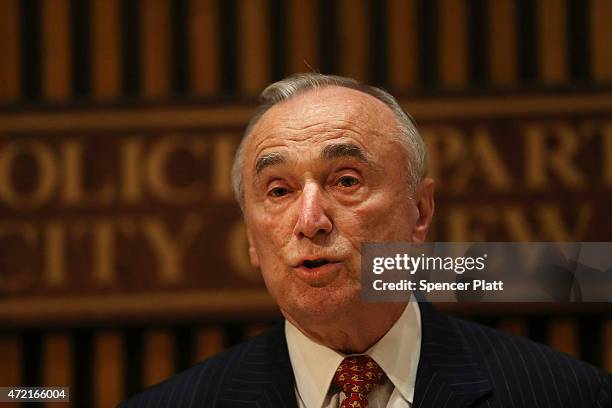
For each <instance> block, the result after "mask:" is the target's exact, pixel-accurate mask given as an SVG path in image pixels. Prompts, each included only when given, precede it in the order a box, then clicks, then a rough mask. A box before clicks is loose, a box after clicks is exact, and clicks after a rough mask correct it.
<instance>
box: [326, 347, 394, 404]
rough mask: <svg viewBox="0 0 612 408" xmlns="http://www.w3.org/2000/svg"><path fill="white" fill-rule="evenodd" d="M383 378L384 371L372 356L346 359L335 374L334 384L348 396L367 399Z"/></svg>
mask: <svg viewBox="0 0 612 408" xmlns="http://www.w3.org/2000/svg"><path fill="white" fill-rule="evenodd" d="M382 378H383V370H382V369H381V368H380V366H379V365H378V364H376V362H375V361H374V360H372V357H370V356H365V355H362V356H350V357H346V358H345V359H344V360H343V361H342V363H340V366H339V367H338V369H337V370H336V374H334V384H336V385H337V386H338V387H340V388H341V389H342V391H343V392H344V393H345V394H346V395H350V394H361V395H362V396H363V397H365V396H366V395H367V394H368V393H369V392H370V391H371V390H372V388H374V386H375V385H376V384H379V383H380V382H381V380H382Z"/></svg>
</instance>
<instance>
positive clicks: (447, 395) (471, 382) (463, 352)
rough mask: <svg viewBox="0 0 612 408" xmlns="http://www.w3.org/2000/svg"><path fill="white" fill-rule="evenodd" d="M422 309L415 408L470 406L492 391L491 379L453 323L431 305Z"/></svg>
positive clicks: (421, 304)
mask: <svg viewBox="0 0 612 408" xmlns="http://www.w3.org/2000/svg"><path fill="white" fill-rule="evenodd" d="M419 307H420V310H421V321H422V338H421V356H420V359H419V367H418V369H417V380H416V386H415V394H414V406H415V407H418V408H427V407H432V408H433V407H440V406H448V407H467V406H470V404H471V403H472V402H474V401H475V400H477V399H478V398H480V397H482V396H484V395H485V394H486V393H488V392H489V391H490V389H491V384H490V381H489V378H488V376H487V375H486V373H485V372H484V371H483V370H482V369H481V368H480V365H479V364H478V362H477V361H476V360H475V358H474V356H473V352H472V350H471V349H470V347H469V345H468V344H467V342H466V341H465V339H464V338H463V337H462V334H461V333H460V332H459V330H458V329H457V328H456V327H455V325H454V323H453V321H452V320H450V319H449V318H448V317H447V316H444V315H443V314H441V313H438V312H437V311H436V310H435V308H434V307H433V306H432V305H430V304H429V303H427V302H421V303H419Z"/></svg>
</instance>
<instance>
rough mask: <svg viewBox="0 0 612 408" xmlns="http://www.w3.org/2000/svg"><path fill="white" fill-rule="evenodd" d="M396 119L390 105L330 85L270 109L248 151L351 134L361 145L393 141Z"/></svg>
mask: <svg viewBox="0 0 612 408" xmlns="http://www.w3.org/2000/svg"><path fill="white" fill-rule="evenodd" d="M396 128H397V119H396V118H395V116H394V114H393V112H392V111H391V109H390V108H389V107H387V106H386V105H385V104H384V103H383V102H381V101H380V100H378V99H376V98H375V97H373V96H371V95H368V94H366V93H363V92H360V91H357V90H353V89H349V88H343V87H336V86H330V87H325V88H321V89H313V90H308V91H306V92H304V93H302V94H299V95H296V96H294V97H292V98H290V99H289V100H286V101H284V102H281V103H278V104H276V105H274V106H273V107H272V108H270V109H269V110H268V111H267V112H266V113H265V114H264V115H263V116H262V117H261V119H260V120H259V122H257V124H256V125H255V126H254V127H253V129H252V131H251V134H250V135H249V140H248V141H247V146H246V150H247V151H250V153H252V154H255V155H257V154H258V153H260V152H261V151H262V150H265V149H266V148H267V147H272V146H278V145H283V144H286V143H292V142H295V143H299V142H309V143H310V142H314V143H317V142H322V141H325V140H328V139H333V138H339V137H348V138H351V139H355V141H357V143H358V144H360V145H362V147H367V146H368V145H370V144H380V142H381V138H385V139H386V140H391V138H390V137H389V135H390V133H391V132H395V131H396Z"/></svg>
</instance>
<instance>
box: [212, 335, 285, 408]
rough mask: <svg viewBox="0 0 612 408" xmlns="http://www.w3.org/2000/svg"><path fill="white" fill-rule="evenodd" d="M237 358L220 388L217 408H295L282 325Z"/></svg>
mask: <svg viewBox="0 0 612 408" xmlns="http://www.w3.org/2000/svg"><path fill="white" fill-rule="evenodd" d="M239 358H240V359H241V361H240V364H239V368H238V369H237V370H236V372H235V373H234V375H233V376H232V378H230V379H229V380H228V381H227V383H226V385H224V390H223V391H222V394H221V396H220V398H219V406H220V407H227V408H230V407H231V408H238V407H254V406H257V407H262V408H263V407H269V408H273V407H297V401H296V399H295V391H294V384H295V379H294V377H293V369H292V368H291V361H290V360H289V352H288V350H287V341H286V339H285V332H284V324H281V325H279V326H278V327H277V328H275V329H274V330H273V331H272V332H270V333H269V334H268V335H266V336H265V337H262V338H261V339H260V340H259V341H256V342H254V343H253V344H252V345H251V347H249V348H248V349H247V350H245V352H244V353H243V355H241V356H240V357H239Z"/></svg>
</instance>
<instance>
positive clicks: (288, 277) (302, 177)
mask: <svg viewBox="0 0 612 408" xmlns="http://www.w3.org/2000/svg"><path fill="white" fill-rule="evenodd" d="M396 133H397V121H396V119H395V116H394V115H393V113H392V112H391V110H390V109H389V108H388V107H387V106H385V105H384V104H383V103H382V102H380V101H379V100H377V99H375V98H374V97H372V96H370V95H367V94H365V93H362V92H359V91H355V90H351V89H347V88H341V87H327V88H323V89H319V90H311V91H307V92H305V93H303V94H301V95H298V96H296V97H294V98H292V99H290V100H288V101H285V102H282V103H280V104H277V105H275V106H273V107H272V108H271V109H270V110H268V111H267V112H266V113H265V114H264V115H263V117H262V118H261V119H260V121H259V122H258V123H257V124H256V125H255V127H254V128H253V130H252V132H251V134H250V135H249V139H248V140H247V142H246V143H247V144H246V146H245V150H244V156H243V164H242V179H243V186H244V187H243V188H244V211H245V220H246V226H247V233H248V237H249V244H250V249H249V252H250V256H251V261H252V263H253V264H254V265H255V266H258V267H260V269H261V271H262V274H263V278H264V281H265V283H266V286H267V288H268V290H269V291H270V294H271V295H272V297H274V299H275V300H276V301H277V303H278V305H279V307H280V308H281V310H282V311H283V313H284V314H285V316H288V317H289V318H292V320H294V321H298V322H305V321H309V320H311V321H319V322H321V321H324V320H326V319H333V318H335V317H338V316H339V314H343V315H344V316H346V314H349V313H351V312H354V311H355V310H356V307H357V305H359V304H360V302H361V301H360V288H361V284H360V262H361V253H360V252H361V244H362V243H364V242H398V241H422V240H424V239H425V234H426V232H427V226H428V224H429V220H427V222H426V224H427V225H425V226H424V227H423V225H419V220H420V218H421V217H420V215H419V206H418V201H419V200H418V199H413V198H412V197H411V196H412V194H411V191H410V188H409V183H408V179H409V178H408V175H407V173H406V162H407V157H406V153H405V150H404V149H403V148H402V147H401V145H400V144H399V143H398V142H397V141H396V140H394V138H393V137H392V135H394V134H396ZM429 187H431V186H429ZM426 190H428V194H430V195H431V194H432V193H431V191H432V189H431V188H427V189H426ZM417 194H419V193H417ZM429 198H430V199H431V200H432V198H431V197H429ZM432 204H433V201H432Z"/></svg>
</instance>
